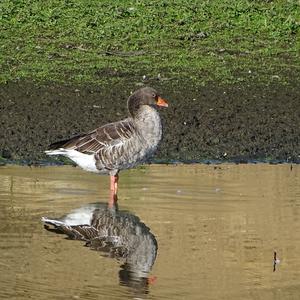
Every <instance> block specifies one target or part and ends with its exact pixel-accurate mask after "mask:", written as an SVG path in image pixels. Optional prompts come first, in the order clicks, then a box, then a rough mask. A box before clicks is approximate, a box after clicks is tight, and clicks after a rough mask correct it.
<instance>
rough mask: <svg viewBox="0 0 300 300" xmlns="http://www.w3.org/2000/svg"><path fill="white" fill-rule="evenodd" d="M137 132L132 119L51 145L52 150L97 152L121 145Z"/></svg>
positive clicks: (107, 125)
mask: <svg viewBox="0 0 300 300" xmlns="http://www.w3.org/2000/svg"><path fill="white" fill-rule="evenodd" d="M134 134H135V126H134V124H133V122H132V120H131V119H129V118H128V119H125V120H122V121H120V122H115V123H110V124H106V125H104V126H101V127H99V128H97V129H95V130H93V131H91V132H88V133H86V134H81V135H78V136H75V137H73V138H71V139H68V140H64V141H60V142H57V143H54V144H52V145H50V150H55V149H59V148H64V149H74V150H77V151H79V152H81V153H85V154H96V153H99V152H100V151H101V150H105V149H106V148H111V147H113V146H119V145H120V146H121V145H123V144H124V143H125V142H126V140H128V139H130V138H131V137H132V136H133V135H134Z"/></svg>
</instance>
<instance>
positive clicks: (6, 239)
mask: <svg viewBox="0 0 300 300" xmlns="http://www.w3.org/2000/svg"><path fill="white" fill-rule="evenodd" d="M299 176H300V167H299V166H292V168H291V166H290V165H266V164H258V165H226V164H224V165H178V166H175V165H174V166H162V165H158V166H156V165H153V166H147V167H145V168H141V169H137V170H130V171H124V172H123V173H121V177H120V186H119V188H120V189H119V202H118V204H119V210H120V211H121V212H126V213H128V214H130V215H132V216H136V217H139V218H140V222H142V223H144V224H145V225H146V226H147V227H149V228H150V230H151V233H152V234H153V235H154V237H155V239H156V241H157V244H158V252H157V257H156V260H155V261H154V264H153V266H152V269H150V270H149V273H148V274H146V276H145V277H147V278H148V279H151V280H148V281H147V280H146V281H145V282H146V284H145V285H144V286H143V288H141V285H140V284H139V283H137V284H135V281H130V280H128V281H127V282H126V280H125V281H124V278H122V276H121V275H120V271H121V273H122V267H121V262H120V261H118V260H117V259H115V258H108V257H107V256H105V255H103V253H102V252H101V251H92V250H91V249H90V248H89V247H84V245H85V243H84V242H82V241H73V240H69V239H66V236H65V235H61V234H55V233H53V232H49V231H47V230H45V229H44V227H43V224H42V223H41V217H42V216H47V217H52V218H56V217H60V216H62V215H65V214H68V213H70V212H72V211H73V210H76V209H79V208H81V207H91V206H93V205H94V204H95V203H98V204H97V205H100V206H101V207H102V206H105V203H106V201H107V199H108V197H109V190H108V187H109V178H108V177H105V176H97V175H94V174H89V173H86V172H84V171H82V170H80V169H79V168H73V167H43V168H29V167H17V166H4V167H1V168H0V220H1V222H0V270H1V272H0V286H1V289H0V298H1V299H6V298H7V299H28V298H31V299H132V298H141V299H143V298H145V299H299V295H300V283H299V278H300V255H299V253H300V238H299V236H300V184H299V183H300V178H299ZM274 251H276V252H277V256H278V258H279V259H280V264H278V265H277V266H276V271H275V272H273V253H274ZM147 278H146V279H147Z"/></svg>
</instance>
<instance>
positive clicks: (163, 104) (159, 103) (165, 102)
mask: <svg viewBox="0 0 300 300" xmlns="http://www.w3.org/2000/svg"><path fill="white" fill-rule="evenodd" d="M156 104H157V105H158V106H163V107H168V106H169V105H168V103H167V101H166V100H165V99H163V98H161V97H158V99H157V102H156Z"/></svg>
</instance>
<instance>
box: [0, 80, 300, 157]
mask: <svg viewBox="0 0 300 300" xmlns="http://www.w3.org/2000/svg"><path fill="white" fill-rule="evenodd" d="M148 85H151V86H153V87H155V88H156V89H158V90H159V91H160V92H161V94H162V95H163V96H164V97H165V98H166V99H168V101H169V104H170V107H169V108H168V109H164V110H161V115H162V118H163V122H164V140H163V142H162V143H161V146H160V148H159V151H158V152H157V154H156V156H155V159H157V160H168V161H169V160H180V161H191V160H205V159H212V160H214V159H217V160H234V161H249V160H256V159H258V160H267V161H271V160H280V161H290V162H299V161H300V157H299V155H300V142H299V136H300V126H299V124H300V88H299V86H298V85H297V84H294V85H289V86H282V85H273V86H269V87H263V86H247V85H244V86H243V85H231V86H214V85H211V86H206V87H197V88H196V87H193V86H191V85H189V84H188V83H187V84H185V85H181V86H180V85H178V84H177V83H174V82H171V81H170V82H160V81H153V82H149V83H148ZM137 88H138V86H137V82H136V83H132V82H131V83H129V84H126V83H124V82H122V83H117V84H116V83H115V84H111V85H105V86H66V85H58V84H44V85H41V84H36V83H30V82H17V83H12V82H11V83H8V84H2V85H0V114H1V115H0V119H1V131H0V155H1V156H2V157H3V158H5V159H10V160H17V159H24V160H28V161H31V162H36V161H39V160H44V159H49V158H48V157H46V156H45V155H44V154H43V151H44V150H45V149H47V146H48V145H49V144H50V143H52V142H54V141H57V140H60V139H63V138H66V137H69V136H72V135H75V134H77V133H79V132H85V131H89V130H91V129H93V128H95V127H97V126H99V125H101V124H104V123H106V122H112V121H116V120H119V119H121V118H124V117H126V116H127V109H126V100H127V97H128V95H129V94H130V92H131V91H133V90H135V89H137Z"/></svg>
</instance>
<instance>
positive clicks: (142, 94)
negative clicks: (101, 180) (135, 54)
mask: <svg viewBox="0 0 300 300" xmlns="http://www.w3.org/2000/svg"><path fill="white" fill-rule="evenodd" d="M154 92H155V97H157V96H156V94H157V93H156V91H155V90H153V89H151V88H144V89H141V90H138V91H137V92H136V93H135V94H133V95H132V98H131V97H129V100H128V108H129V112H130V117H129V118H127V119H124V120H122V121H119V122H115V123H109V124H106V125H104V126H101V127H99V128H97V129H95V130H93V131H91V132H88V133H86V134H80V135H78V136H75V137H72V138H70V139H69V140H64V141H60V142H56V143H54V144H52V145H50V150H49V151H46V153H47V154H49V155H57V154H62V155H65V156H67V157H69V158H70V159H72V160H74V161H75V162H76V163H77V164H78V165H79V166H80V167H82V168H83V169H85V170H88V171H93V172H98V173H104V174H105V173H107V174H110V175H116V174H117V173H118V172H119V170H122V169H128V168H131V167H134V166H135V165H136V164H138V163H141V162H144V161H145V160H146V159H147V158H148V157H149V156H150V155H152V154H153V152H154V151H155V149H156V148H157V145H158V143H159V141H160V140H161V136H162V126H161V120H160V116H159V114H158V112H157V111H156V109H155V108H154V107H153V105H152V103H151V102H150V100H149V99H148V98H149V94H150V95H153V94H154ZM146 96H147V97H148V98H147V97H146ZM145 99H146V100H145ZM155 99H156V98H155ZM143 101H144V102H145V103H143ZM147 101H148V102H149V103H148V102H147ZM131 102H134V105H132V104H130V103H131ZM84 160H85V161H84ZM87 161H88V163H87ZM93 164H94V165H93Z"/></svg>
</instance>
